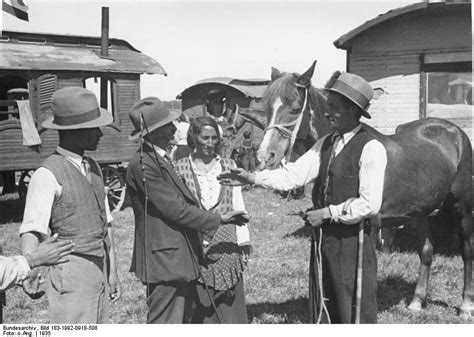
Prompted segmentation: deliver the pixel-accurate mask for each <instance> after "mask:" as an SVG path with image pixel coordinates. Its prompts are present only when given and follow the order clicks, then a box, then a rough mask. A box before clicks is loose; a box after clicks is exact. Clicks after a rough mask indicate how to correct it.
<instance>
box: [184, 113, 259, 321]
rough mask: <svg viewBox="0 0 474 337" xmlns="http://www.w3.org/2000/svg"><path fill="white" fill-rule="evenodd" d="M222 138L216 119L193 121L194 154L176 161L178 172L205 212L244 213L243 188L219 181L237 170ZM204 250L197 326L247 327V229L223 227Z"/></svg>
mask: <svg viewBox="0 0 474 337" xmlns="http://www.w3.org/2000/svg"><path fill="white" fill-rule="evenodd" d="M220 139H221V137H220V133H219V127H218V125H217V123H216V121H215V120H214V119H212V118H210V117H198V118H196V119H194V120H193V121H192V122H191V125H190V127H189V131H188V145H189V146H190V147H191V148H192V149H194V152H193V153H192V154H191V155H190V156H189V157H186V158H182V159H181V160H179V161H178V162H176V165H175V168H176V170H177V172H178V173H179V174H180V175H181V176H182V177H183V178H184V180H185V182H186V185H187V186H188V187H189V188H190V189H191V191H192V192H193V193H194V194H195V195H196V197H197V199H198V200H200V203H201V207H202V208H204V209H206V210H210V211H214V212H218V213H221V214H223V213H226V212H229V211H233V210H236V211H237V210H242V211H244V210H245V209H244V202H243V198H242V191H241V188H240V186H239V187H232V186H223V185H220V184H219V182H218V180H217V176H218V175H219V174H220V173H221V172H223V171H227V170H229V169H230V168H231V167H236V165H235V163H234V161H233V160H231V159H226V158H221V157H220V156H219V155H218V154H217V153H219V146H220ZM203 246H204V252H205V256H206V260H207V261H206V262H207V264H206V266H203V267H201V274H202V278H200V279H199V280H198V283H197V292H198V295H199V300H200V304H198V307H197V308H196V310H195V312H194V314H193V323H248V320H247V308H246V306H245V296H244V285H243V271H244V267H245V265H246V264H247V258H248V254H249V253H250V240H249V232H248V228H247V227H246V226H242V227H239V226H235V225H230V224H229V225H223V226H220V227H219V229H218V231H217V233H216V234H215V236H214V237H213V239H212V240H211V241H210V242H204V243H203ZM203 279H204V280H203ZM206 286H207V288H208V290H209V294H210V296H211V297H212V298H213V300H214V303H215V305H216V308H217V311H218V314H217V313H216V310H214V307H213V305H212V303H211V301H210V299H209V295H208V293H207V291H206Z"/></svg>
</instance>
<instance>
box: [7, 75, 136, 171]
mask: <svg viewBox="0 0 474 337" xmlns="http://www.w3.org/2000/svg"><path fill="white" fill-rule="evenodd" d="M77 76H78V75H76V74H72V73H71V74H69V73H64V74H58V88H63V87H67V86H82V79H81V78H78V77H77ZM115 79H116V90H117V97H118V99H117V104H116V106H117V109H116V114H115V116H114V121H115V122H116V124H117V125H118V126H119V127H120V128H121V132H118V131H116V130H115V129H113V128H110V127H105V128H103V132H104V136H103V137H102V139H101V141H100V143H99V147H98V149H97V151H94V152H92V153H90V155H91V156H92V157H93V158H94V159H96V160H97V161H98V162H99V163H101V164H107V163H114V164H119V163H122V162H127V161H129V160H130V158H131V157H132V156H133V154H134V153H135V151H136V149H137V146H138V145H137V144H135V143H133V142H131V141H129V140H128V135H129V134H130V133H131V132H132V130H133V126H132V124H131V122H130V120H129V118H128V111H129V110H130V107H131V106H132V105H133V104H134V103H135V102H136V101H138V100H139V98H140V83H139V80H140V76H139V75H137V74H124V75H117V76H115ZM40 137H41V142H42V144H41V150H40V153H38V152H36V151H35V150H34V149H31V148H28V147H25V146H23V140H22V132H21V129H20V128H16V129H8V130H2V131H0V144H1V146H0V171H8V170H17V171H22V170H29V169H35V168H37V167H38V165H39V164H40V163H41V161H42V160H43V159H44V158H45V157H47V156H48V155H50V154H51V153H52V152H54V150H55V149H56V146H57V144H58V133H57V131H55V130H42V131H40Z"/></svg>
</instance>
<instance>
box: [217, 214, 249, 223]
mask: <svg viewBox="0 0 474 337" xmlns="http://www.w3.org/2000/svg"><path fill="white" fill-rule="evenodd" d="M249 220H250V215H249V214H248V213H247V212H245V211H232V212H228V213H225V214H222V215H221V222H222V223H224V224H228V223H231V224H235V225H237V226H243V225H244V224H246V223H247V222H249Z"/></svg>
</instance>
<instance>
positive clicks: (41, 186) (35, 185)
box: [20, 167, 62, 236]
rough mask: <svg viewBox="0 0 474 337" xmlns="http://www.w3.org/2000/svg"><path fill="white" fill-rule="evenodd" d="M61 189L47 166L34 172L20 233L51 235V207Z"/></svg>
mask: <svg viewBox="0 0 474 337" xmlns="http://www.w3.org/2000/svg"><path fill="white" fill-rule="evenodd" d="M61 191H62V187H61V186H60V185H59V183H58V182H57V180H56V178H55V177H54V175H53V173H52V172H51V171H50V170H48V169H47V168H44V167H40V168H38V169H37V170H36V171H35V173H33V175H32V177H31V179H30V183H29V185H28V193H27V195H26V204H25V211H24V213H23V222H22V224H21V226H20V234H23V233H27V232H38V233H41V234H44V235H47V236H49V235H50V229H49V220H50V218H51V208H52V206H53V202H54V199H55V198H56V197H58V196H60V195H61Z"/></svg>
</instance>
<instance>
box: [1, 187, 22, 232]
mask: <svg viewBox="0 0 474 337" xmlns="http://www.w3.org/2000/svg"><path fill="white" fill-rule="evenodd" d="M24 207H25V205H24V203H23V202H21V201H20V199H19V198H18V194H17V193H12V194H6V195H2V196H1V197H0V210H1V213H0V226H1V225H5V224H7V223H10V222H20V221H21V220H22V218H23V209H24Z"/></svg>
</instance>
